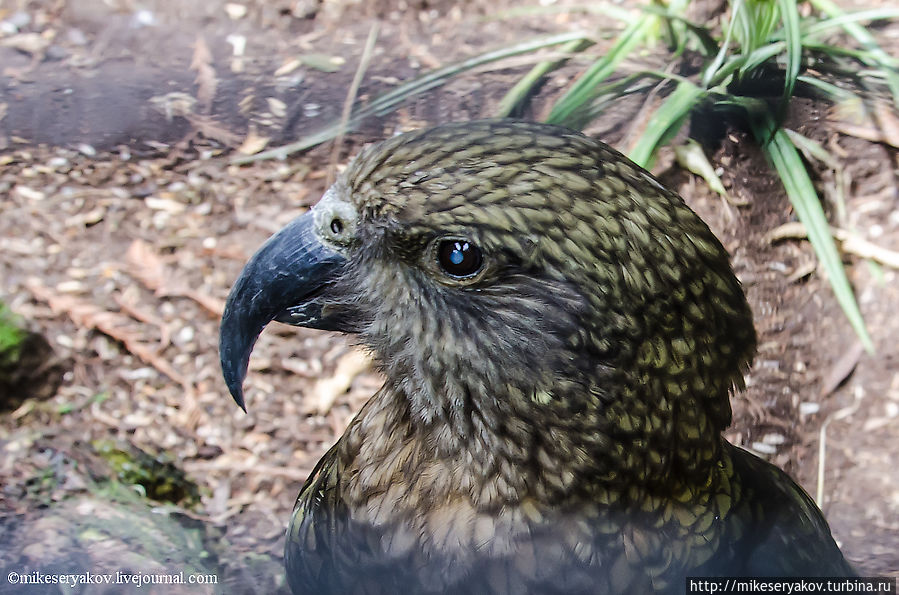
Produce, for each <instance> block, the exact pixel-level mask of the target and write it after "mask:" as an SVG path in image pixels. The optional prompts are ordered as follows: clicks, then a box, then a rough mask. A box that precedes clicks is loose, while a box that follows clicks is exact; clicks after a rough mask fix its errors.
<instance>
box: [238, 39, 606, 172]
mask: <svg viewBox="0 0 899 595" xmlns="http://www.w3.org/2000/svg"><path fill="white" fill-rule="evenodd" d="M590 38H591V36H590V35H588V34H586V33H583V32H577V31H576V32H570V33H562V34H559V35H551V36H549V37H540V38H537V39H532V40H529V41H525V42H522V43H518V44H515V45H513V46H509V47H504V48H499V49H497V50H491V51H489V52H485V53H483V54H479V55H477V56H473V57H471V58H468V59H466V60H462V61H461V62H456V63H453V64H450V65H447V66H444V67H443V68H438V69H437V70H433V71H431V72H428V73H425V74H423V75H422V76H420V77H418V78H415V79H413V80H411V81H408V82H406V83H403V84H401V85H399V86H397V87H396V88H394V89H392V90H391V91H388V92H386V93H384V94H382V95H379V96H378V97H376V98H375V99H373V100H372V101H371V103H369V104H368V105H365V106H362V107H358V106H357V107H355V108H354V109H353V114H352V115H351V116H350V118H349V120H348V121H347V125H346V131H351V130H353V129H354V128H355V127H356V126H358V125H359V124H360V123H361V122H362V121H363V120H365V118H368V117H369V116H372V115H383V114H385V113H388V112H390V111H391V110H393V109H395V108H396V106H398V105H399V104H401V103H402V102H403V101H405V100H407V99H409V98H410V97H414V96H415V95H418V94H421V93H424V92H425V91H428V90H429V89H433V88H435V87H439V86H440V85H443V84H444V83H446V82H447V81H448V80H449V79H451V78H453V77H454V76H457V75H459V74H461V73H463V72H465V71H467V70H471V69H472V68H476V67H478V66H483V65H484V64H489V63H490V62H496V61H497V60H502V59H504V58H510V57H512V56H518V55H520V54H527V53H529V52H534V51H536V50H539V49H543V48H545V47H550V46H553V45H559V44H562V43H569V42H572V41H574V40H578V39H581V40H585V39H590ZM340 130H341V125H340V121H339V119H335V120H333V121H332V122H330V123H328V124H327V125H325V126H324V127H323V128H322V129H321V130H319V131H318V132H315V133H313V134H310V135H307V136H305V137H303V138H301V139H300V140H298V141H296V142H294V143H290V144H288V145H284V146H281V147H276V148H274V149H269V150H268V151H264V152H262V153H257V154H256V155H243V156H240V157H235V158H234V159H232V161H231V162H232V163H235V164H244V163H251V162H254V161H263V160H266V159H285V158H286V157H287V156H288V155H290V154H292V153H296V152H298V151H304V150H306V149H308V148H310V147H314V146H316V145H318V144H321V143H323V142H326V141H329V140H331V139H333V138H335V137H336V136H337V134H338V133H339V132H340Z"/></svg>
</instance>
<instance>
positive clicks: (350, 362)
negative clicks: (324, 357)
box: [310, 349, 371, 414]
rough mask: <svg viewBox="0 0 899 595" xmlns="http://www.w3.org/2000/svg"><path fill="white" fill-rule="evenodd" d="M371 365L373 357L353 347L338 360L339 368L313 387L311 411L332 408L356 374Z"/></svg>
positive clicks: (324, 410)
mask: <svg viewBox="0 0 899 595" xmlns="http://www.w3.org/2000/svg"><path fill="white" fill-rule="evenodd" d="M370 367H371V358H370V357H369V355H368V354H367V353H365V352H363V351H359V350H357V349H351V350H350V351H348V352H346V353H345V354H343V355H342V356H341V357H340V359H339V360H337V368H336V369H335V370H334V375H333V376H331V377H330V378H323V379H321V380H319V381H317V382H316V383H315V386H314V387H313V388H312V400H313V403H312V404H311V411H310V413H319V414H324V413H327V412H328V411H330V410H331V406H332V405H334V401H335V400H337V397H339V396H340V395H342V394H343V393H345V392H346V391H347V390H349V388H350V385H351V384H353V380H355V379H356V376H358V375H359V374H361V373H362V372H364V371H366V370H368V369H369V368H370Z"/></svg>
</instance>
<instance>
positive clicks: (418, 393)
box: [345, 373, 721, 508]
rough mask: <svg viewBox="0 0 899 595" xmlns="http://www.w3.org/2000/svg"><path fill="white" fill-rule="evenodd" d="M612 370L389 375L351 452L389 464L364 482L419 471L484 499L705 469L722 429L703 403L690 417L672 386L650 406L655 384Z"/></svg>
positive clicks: (443, 489) (702, 474)
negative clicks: (537, 380) (488, 387)
mask: <svg viewBox="0 0 899 595" xmlns="http://www.w3.org/2000/svg"><path fill="white" fill-rule="evenodd" d="M604 380H605V382H604V383H599V382H593V383H589V384H588V383H585V382H583V381H578V382H574V381H567V382H560V383H557V384H555V385H553V386H551V387H547V388H543V389H537V390H533V389H532V390H531V391H525V390H524V389H522V388H520V387H516V386H514V385H509V386H507V387H506V389H505V390H504V391H494V392H492V393H484V392H483V388H484V387H483V386H471V385H468V384H466V383H464V382H462V381H459V380H458V379H449V378H446V377H444V378H443V381H442V382H440V383H439V386H435V385H434V383H428V384H427V385H422V384H421V383H419V382H416V380H415V375H414V374H413V373H410V374H407V375H404V376H402V377H397V376H388V379H387V382H386V384H385V386H384V387H383V388H382V389H381V391H379V392H378V394H376V395H375V396H374V397H373V398H372V400H371V401H370V402H369V404H367V405H366V407H365V408H364V409H363V411H362V412H361V413H360V415H359V417H358V418H357V421H356V422H355V423H354V426H353V427H352V428H351V431H350V432H349V434H350V436H351V437H350V438H349V439H348V440H347V444H346V445H345V446H346V448H345V455H346V456H348V457H349V458H350V459H353V458H355V457H357V456H358V457H360V460H365V461H369V462H370V463H372V462H373V463H374V465H375V467H377V468H378V469H379V472H378V473H377V474H371V475H370V476H368V477H367V478H366V477H363V476H362V475H360V481H362V482H368V485H367V486H360V489H361V490H362V493H364V492H370V491H372V490H374V491H377V490H378V489H387V486H389V485H392V484H393V482H406V483H408V482H409V481H410V479H411V480H412V481H415V482H417V483H421V484H422V485H419V486H418V488H417V489H420V490H424V493H427V494H429V497H430V498H432V499H436V500H438V501H439V500H440V499H446V498H450V497H451V495H452V492H453V491H454V490H460V489H461V490H464V491H466V496H469V497H470V498H471V499H472V501H473V503H475V505H476V506H478V507H479V508H481V507H486V508H493V507H496V506H504V505H509V504H512V503H515V502H521V501H522V500H524V499H527V498H533V499H535V500H536V501H540V502H548V501H553V502H565V501H577V500H579V499H582V498H584V497H589V494H592V493H595V491H596V490H597V489H607V490H608V491H609V492H613V491H614V492H621V491H622V488H636V489H638V490H640V491H642V492H644V493H646V492H652V491H653V490H654V486H666V485H667V486H668V487H669V488H670V485H671V484H670V482H671V478H672V477H678V478H679V480H685V481H688V482H689V481H690V478H691V477H692V478H695V482H694V483H695V484H697V485H699V484H701V483H703V482H705V481H706V480H707V478H708V477H709V473H710V472H711V471H710V469H711V468H712V467H713V466H714V462H715V461H716V460H718V454H719V451H720V444H721V438H720V435H719V434H718V432H716V431H712V430H711V428H710V426H709V423H708V420H707V419H705V418H704V417H702V416H701V415H700V413H701V412H698V413H697V414H696V415H695V416H694V417H693V418H691V419H687V420H686V427H682V426H683V425H684V424H683V423H681V422H679V421H678V420H677V419H675V417H676V416H675V414H674V413H673V412H672V411H671V408H670V407H669V405H668V404H667V403H666V402H665V399H664V398H659V399H657V400H658V401H661V402H660V403H658V406H657V407H656V408H655V409H654V410H652V411H648V410H647V409H648V407H647V403H648V402H651V399H649V398H648V395H647V394H646V389H645V388H642V390H643V394H637V393H636V391H637V390H640V389H637V388H628V385H627V384H626V383H623V382H620V381H619V382H616V381H614V380H613V379H609V378H605V379H604ZM603 384H605V385H607V386H612V387H615V390H616V391H617V392H615V393H608V392H605V391H604V389H603V388H602V387H603ZM575 391H576V392H577V393H578V394H567V393H568V392H575ZM622 391H623V392H622ZM585 392H586V394H587V395H588V398H585V394H584V393H585ZM413 462H414V464H413ZM409 469H414V470H416V471H415V473H416V478H410V477H408V475H409V474H408V470H409ZM471 486H484V487H483V488H480V491H474V490H473V489H472V488H471ZM691 489H692V488H691Z"/></svg>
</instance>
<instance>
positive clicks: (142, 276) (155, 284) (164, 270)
mask: <svg viewBox="0 0 899 595" xmlns="http://www.w3.org/2000/svg"><path fill="white" fill-rule="evenodd" d="M125 260H126V262H127V264H128V268H127V269H126V270H127V272H128V274H130V275H131V276H132V277H134V278H135V279H137V280H138V281H140V282H141V283H142V284H143V285H144V287H146V288H147V289H149V290H151V291H153V292H154V293H155V294H156V295H157V296H158V297H186V298H189V299H191V300H193V301H195V302H197V303H198V304H200V306H202V307H203V308H205V309H206V310H207V311H209V312H210V313H211V314H212V315H213V316H216V317H221V315H222V313H224V311H225V303H224V301H222V300H220V299H218V298H216V297H213V296H211V295H207V294H205V293H203V292H201V291H198V290H196V289H193V288H192V287H190V286H189V285H188V284H187V283H186V282H185V281H184V280H182V279H179V278H178V277H177V275H176V274H175V273H174V271H172V270H171V269H170V268H169V267H168V266H166V265H165V263H163V262H162V259H161V258H160V257H159V255H158V254H157V253H156V251H155V250H153V248H152V247H150V245H149V244H147V243H146V242H144V241H143V240H134V241H133V242H131V245H130V246H128V251H127V252H126V253H125Z"/></svg>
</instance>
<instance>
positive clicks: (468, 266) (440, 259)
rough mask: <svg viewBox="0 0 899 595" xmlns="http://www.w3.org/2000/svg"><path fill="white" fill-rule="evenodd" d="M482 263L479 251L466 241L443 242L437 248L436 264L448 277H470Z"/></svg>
mask: <svg viewBox="0 0 899 595" xmlns="http://www.w3.org/2000/svg"><path fill="white" fill-rule="evenodd" d="M483 263H484V258H483V257H482V256H481V249H480V248H478V247H477V246H475V245H474V244H472V243H471V242H468V241H467V240H443V241H442V242H440V244H439V245H438V246H437V264H439V265H440V268H441V269H443V271H444V272H445V273H446V274H447V275H449V276H450V277H455V278H457V279H464V278H465V277H471V276H473V275H475V274H477V272H478V271H480V270H481V265H482V264H483Z"/></svg>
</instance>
